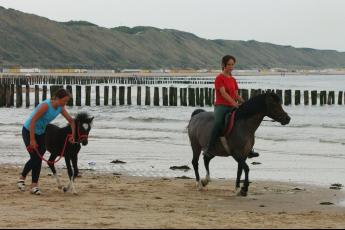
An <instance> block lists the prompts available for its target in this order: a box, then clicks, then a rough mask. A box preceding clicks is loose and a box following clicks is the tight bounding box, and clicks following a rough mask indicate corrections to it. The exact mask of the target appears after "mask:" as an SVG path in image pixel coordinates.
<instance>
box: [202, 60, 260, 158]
mask: <svg viewBox="0 0 345 230" xmlns="http://www.w3.org/2000/svg"><path fill="white" fill-rule="evenodd" d="M235 63H236V58H235V57H233V56H231V55H226V56H224V57H223V58H222V69H223V72H222V73H220V74H219V75H218V76H217V77H216V80H215V90H216V101H215V107H214V117H215V123H214V127H213V130H212V134H211V138H210V140H209V143H208V146H207V148H206V149H205V151H204V155H205V156H209V157H211V156H214V155H215V154H213V153H212V151H214V147H215V145H216V142H217V140H218V138H219V137H220V136H221V135H222V134H221V133H222V131H223V130H224V128H225V122H224V121H225V116H226V115H227V114H229V113H230V112H231V111H233V110H234V109H237V108H238V107H239V106H240V104H242V103H243V102H244V100H243V98H242V97H241V96H240V95H238V85H237V81H236V79H235V78H234V77H233V76H232V70H233V69H234V66H235ZM258 156H259V154H258V153H256V152H254V151H253V150H252V151H251V152H250V153H249V156H248V158H252V157H258Z"/></svg>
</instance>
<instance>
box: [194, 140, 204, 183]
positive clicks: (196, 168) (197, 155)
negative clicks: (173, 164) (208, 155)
mask: <svg viewBox="0 0 345 230" xmlns="http://www.w3.org/2000/svg"><path fill="white" fill-rule="evenodd" d="M192 149H193V160H192V164H193V168H194V172H195V179H196V186H197V188H198V189H199V190H202V188H203V186H202V183H201V181H200V175H199V158H200V154H201V147H200V146H198V145H196V144H193V143H192Z"/></svg>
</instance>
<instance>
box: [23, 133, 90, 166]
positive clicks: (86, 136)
mask: <svg viewBox="0 0 345 230" xmlns="http://www.w3.org/2000/svg"><path fill="white" fill-rule="evenodd" d="M70 137H72V134H68V135H67V136H66V139H65V144H64V147H63V149H62V151H61V153H60V155H59V158H58V159H56V160H55V161H48V160H46V159H45V158H44V157H43V156H42V155H41V154H40V153H39V152H38V150H37V149H33V148H31V147H30V146H28V147H27V148H26V149H27V150H28V152H29V153H32V152H35V153H36V154H37V156H38V157H39V158H40V159H41V160H42V161H44V162H46V163H47V164H48V165H54V164H56V163H58V162H59V161H60V160H61V159H62V158H63V157H64V156H65V151H66V148H67V144H68V139H69V138H70ZM88 137H89V136H88V135H86V134H84V135H81V134H80V129H79V128H78V143H80V142H81V141H82V140H84V139H87V138H88Z"/></svg>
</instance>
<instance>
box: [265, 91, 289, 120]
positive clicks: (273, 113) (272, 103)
mask: <svg viewBox="0 0 345 230" xmlns="http://www.w3.org/2000/svg"><path fill="white" fill-rule="evenodd" d="M265 95H266V97H265V104H266V116H268V117H269V118H271V119H273V120H275V121H278V122H280V124H282V125H287V124H289V123H290V120H291V118H290V116H289V115H288V114H287V113H286V112H285V111H284V109H283V107H282V103H281V99H280V97H279V96H278V95H277V94H275V93H266V94H265Z"/></svg>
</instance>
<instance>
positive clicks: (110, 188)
mask: <svg viewBox="0 0 345 230" xmlns="http://www.w3.org/2000/svg"><path fill="white" fill-rule="evenodd" d="M20 170H21V169H20V167H17V166H12V165H1V166H0V174H1V178H2V179H1V181H0V198H1V200H0V228H344V227H345V208H343V207H340V206H338V205H337V204H338V203H339V202H340V201H341V200H345V196H344V193H343V192H342V191H337V190H330V189H328V188H319V187H316V186H309V185H296V184H292V183H291V184H290V183H280V182H274V181H255V182H253V183H252V184H251V186H250V191H249V196H248V197H238V196H236V192H235V191H234V182H233V181H229V180H214V181H212V182H211V184H210V185H209V187H208V188H207V189H205V190H204V191H198V190H197V189H196V186H195V181H194V179H177V178H144V177H131V176H123V175H113V174H111V173H107V174H102V173H97V172H92V171H82V177H81V178H78V179H77V181H76V188H77V190H78V195H73V194H71V193H66V194H64V193H63V192H62V191H60V190H58V188H57V186H56V182H55V180H54V178H52V177H51V176H49V173H50V172H49V171H48V170H47V169H46V168H44V169H43V170H42V173H41V190H42V192H43V194H42V195H41V196H33V195H31V194H30V193H29V191H28V189H27V191H26V192H20V191H19V190H17V188H16V181H17V177H18V174H19V173H20ZM29 179H30V178H28V180H27V185H28V184H29V181H30V180H29ZM62 181H63V184H65V185H66V184H67V175H66V172H65V170H64V171H63V172H62ZM27 187H28V186H27ZM321 202H332V203H334V204H335V205H326V206H324V205H320V203H321Z"/></svg>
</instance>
